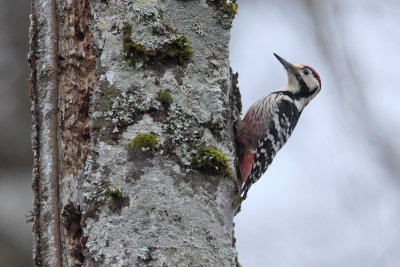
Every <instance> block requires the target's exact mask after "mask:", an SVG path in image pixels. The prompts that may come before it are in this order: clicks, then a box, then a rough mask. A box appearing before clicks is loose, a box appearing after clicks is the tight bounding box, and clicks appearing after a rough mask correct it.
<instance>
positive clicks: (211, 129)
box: [29, 0, 240, 266]
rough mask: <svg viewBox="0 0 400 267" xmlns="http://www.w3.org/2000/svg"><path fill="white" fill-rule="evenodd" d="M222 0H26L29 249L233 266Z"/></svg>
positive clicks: (231, 116)
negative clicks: (30, 119)
mask: <svg viewBox="0 0 400 267" xmlns="http://www.w3.org/2000/svg"><path fill="white" fill-rule="evenodd" d="M235 13H236V5H235V4H234V3H232V2H229V1H227V2H226V1H225V0H99V1H89V0H32V14H31V29H30V37H31V52H30V55H29V62H30V65H31V69H32V74H31V78H30V82H31V99H32V114H33V130H32V141H33V152H34V169H33V177H34V178H33V184H32V187H33V190H34V208H33V211H34V225H33V231H34V260H35V264H36V265H38V266H39V265H40V266H62V265H63V266H114V265H115V266H117V265H118V266H236V251H235V244H234V237H233V217H234V214H235V212H236V211H237V209H238V205H237V203H236V201H235V199H236V197H237V195H238V192H237V181H238V180H237V177H236V165H237V164H236V163H237V160H236V152H235V143H234V131H235V122H236V120H237V119H238V116H239V112H240V95H239V92H238V89H237V87H236V78H237V76H236V75H233V74H232V73H231V72H230V68H229V54H228V44H229V28H230V25H231V22H232V19H233V17H234V15H235Z"/></svg>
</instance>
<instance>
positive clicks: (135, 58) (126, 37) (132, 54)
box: [122, 23, 194, 66]
mask: <svg viewBox="0 0 400 267" xmlns="http://www.w3.org/2000/svg"><path fill="white" fill-rule="evenodd" d="M131 36H132V25H131V24H129V23H127V24H125V25H124V26H123V27H122V43H123V52H124V54H125V56H124V57H125V60H128V61H130V62H132V63H136V62H139V61H142V62H144V63H146V64H147V65H150V66H159V65H162V64H167V63H169V64H171V63H172V64H177V65H180V66H184V65H185V64H186V63H187V62H188V61H189V60H190V58H191V57H192V56H193V54H194V52H193V51H192V50H190V46H189V41H188V39H187V38H186V36H184V35H178V34H175V36H172V37H171V38H169V39H168V40H167V41H166V42H164V43H163V44H162V45H161V46H160V47H158V48H146V47H145V46H144V45H143V44H140V43H137V42H134V41H133V40H132V38H131Z"/></svg>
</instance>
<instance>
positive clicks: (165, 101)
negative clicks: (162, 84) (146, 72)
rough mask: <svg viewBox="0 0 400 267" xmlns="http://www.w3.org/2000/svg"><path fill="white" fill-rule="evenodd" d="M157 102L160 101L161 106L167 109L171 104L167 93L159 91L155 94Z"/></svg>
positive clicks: (170, 98) (169, 95)
mask: <svg viewBox="0 0 400 267" xmlns="http://www.w3.org/2000/svg"><path fill="white" fill-rule="evenodd" d="M157 100H158V101H160V103H161V104H162V105H163V106H165V107H169V105H170V104H171V102H172V97H171V94H170V93H169V92H168V91H159V92H158V93H157Z"/></svg>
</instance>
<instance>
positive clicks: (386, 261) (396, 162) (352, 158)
mask: <svg viewBox="0 0 400 267" xmlns="http://www.w3.org/2000/svg"><path fill="white" fill-rule="evenodd" d="M193 1H198V0H193ZM238 4H239V14H238V15H237V17H236V19H235V21H234V26H233V28H232V31H231V33H232V40H231V64H232V67H233V69H234V71H238V72H239V85H240V89H241V92H242V101H243V106H244V110H243V111H244V112H245V111H246V110H247V109H248V108H249V106H250V105H251V104H252V103H254V102H255V101H256V100H257V99H259V98H260V97H262V96H263V95H264V94H267V93H269V92H271V91H274V90H277V89H279V88H281V87H284V86H285V84H286V79H287V78H286V74H285V71H284V69H283V68H282V66H281V65H280V63H279V62H278V61H277V60H276V59H275V57H274V56H273V55H272V53H274V52H276V53H278V54H279V55H280V56H282V57H283V58H285V59H286V60H288V61H289V62H292V63H295V64H306V65H310V66H311V67H313V68H314V69H316V71H317V72H318V73H319V74H320V76H321V79H322V91H321V93H320V94H319V95H318V96H317V97H316V98H315V99H314V100H313V101H312V102H311V103H310V105H309V106H308V107H306V109H305V111H304V112H303V114H302V116H301V119H300V121H299V123H298V125H297V127H296V130H295V131H294V133H293V135H292V137H291V138H290V139H289V141H288V143H287V145H286V146H285V147H284V148H283V149H282V150H281V151H280V152H279V153H278V155H277V157H276V158H275V160H274V162H273V164H272V166H271V167H270V168H269V170H268V171H267V173H266V174H265V175H264V177H263V178H262V179H261V180H260V181H259V182H257V183H256V184H255V185H254V186H253V187H252V189H251V190H250V192H249V196H248V198H247V200H246V201H245V202H244V203H243V207H242V211H241V212H240V213H239V215H238V216H237V217H236V219H235V222H236V237H237V249H238V251H239V260H240V262H241V263H242V264H243V265H244V267H264V266H265V267H375V266H376V267H398V266H400V104H399V103H398V102H399V99H400V88H399V86H400V71H399V70H400V67H399V66H398V62H400V2H399V1H397V0H385V1H374V0H353V1H346V0H326V1H323V0H286V1H282V0H239V1H238ZM29 9H30V1H28V0H14V1H6V0H0V266H1V267H2V266H30V265H32V263H31V247H32V238H31V225H30V224H26V223H25V221H26V215H28V214H29V210H30V208H31V202H32V200H31V198H32V194H31V189H30V183H31V169H30V168H31V165H32V156H31V150H30V126H31V121H30V120H31V117H30V112H29V110H30V107H29V104H30V102H29V89H28V83H27V79H28V74H29V69H28V65H27V63H26V54H27V52H28V25H29V21H28V14H29Z"/></svg>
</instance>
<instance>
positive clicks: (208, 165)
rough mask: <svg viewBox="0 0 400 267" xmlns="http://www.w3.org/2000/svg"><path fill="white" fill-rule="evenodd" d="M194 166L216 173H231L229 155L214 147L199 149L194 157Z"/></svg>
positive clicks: (197, 168)
mask: <svg viewBox="0 0 400 267" xmlns="http://www.w3.org/2000/svg"><path fill="white" fill-rule="evenodd" d="M192 167H193V168H194V169H196V170H200V171H203V172H206V173H209V174H214V175H226V174H231V171H230V170H229V165H228V159H227V157H226V156H225V155H224V154H222V153H221V151H219V150H218V149H215V148H212V147H205V148H202V149H200V150H198V151H197V152H196V154H195V155H194V156H193V158H192Z"/></svg>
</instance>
